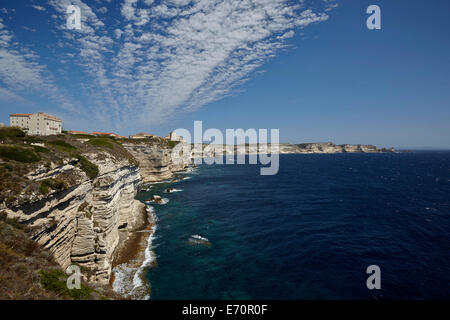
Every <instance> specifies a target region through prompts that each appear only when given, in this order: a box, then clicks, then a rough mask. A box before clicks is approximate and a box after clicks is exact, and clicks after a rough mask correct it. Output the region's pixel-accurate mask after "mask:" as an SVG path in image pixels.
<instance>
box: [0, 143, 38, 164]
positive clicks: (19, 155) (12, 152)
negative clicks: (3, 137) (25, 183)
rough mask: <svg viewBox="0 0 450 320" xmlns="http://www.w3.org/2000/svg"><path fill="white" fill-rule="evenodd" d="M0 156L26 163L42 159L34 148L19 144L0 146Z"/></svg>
mask: <svg viewBox="0 0 450 320" xmlns="http://www.w3.org/2000/svg"><path fill="white" fill-rule="evenodd" d="M0 157H2V158H4V159H9V160H15V161H18V162H24V163H32V162H37V161H39V160H40V159H41V158H40V157H39V155H38V154H37V153H36V152H34V151H33V150H32V149H27V148H23V147H19V146H0Z"/></svg>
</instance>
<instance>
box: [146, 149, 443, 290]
mask: <svg viewBox="0 0 450 320" xmlns="http://www.w3.org/2000/svg"><path fill="white" fill-rule="evenodd" d="M259 169H260V167H259V166H258V165H248V164H247V165H206V164H204V165H201V166H199V167H198V168H196V169H195V171H194V172H192V173H190V174H185V175H180V176H187V177H190V178H189V179H187V180H182V181H179V182H176V183H160V184H155V185H153V186H152V189H151V190H149V191H148V192H145V193H140V194H139V195H138V198H139V199H141V200H144V199H147V198H148V197H149V196H151V195H153V194H158V195H161V196H163V197H164V198H167V199H168V200H169V202H168V203H167V204H165V205H158V204H153V207H154V209H155V214H156V216H157V218H158V222H157V229H156V232H155V238H154V240H153V242H152V250H153V253H154V254H155V256H156V263H155V264H154V265H153V266H152V267H150V268H149V269H148V271H147V274H146V278H147V280H148V283H149V285H150V287H151V299H442V298H446V299H448V298H450V285H449V279H450V152H445V151H442V152H439V151H435V152H410V153H395V154H394V153H379V154H308V155H281V156H280V171H279V173H278V174H277V175H275V176H261V175H260V174H259ZM168 187H173V188H176V189H178V190H179V191H180V192H176V193H169V194H166V193H164V190H165V189H166V188H168ZM181 190H182V191H181ZM192 235H200V236H202V237H206V238H207V239H209V241H210V245H204V244H201V243H200V244H199V243H197V244H196V243H192V242H191V241H189V238H190V237H191V236H192ZM370 265H377V266H379V267H380V270H381V289H380V290H368V289H367V286H366V280H367V278H368V277H369V275H368V274H367V273H366V269H367V267H368V266H370Z"/></svg>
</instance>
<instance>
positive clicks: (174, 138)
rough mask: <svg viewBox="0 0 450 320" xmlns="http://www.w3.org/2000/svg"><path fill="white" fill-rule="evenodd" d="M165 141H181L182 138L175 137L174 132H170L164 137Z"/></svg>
mask: <svg viewBox="0 0 450 320" xmlns="http://www.w3.org/2000/svg"><path fill="white" fill-rule="evenodd" d="M166 139H168V140H170V141H183V137H182V136H177V134H176V133H175V131H172V132H171V133H170V134H169V135H168V136H166Z"/></svg>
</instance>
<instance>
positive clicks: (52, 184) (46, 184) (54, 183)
mask: <svg viewBox="0 0 450 320" xmlns="http://www.w3.org/2000/svg"><path fill="white" fill-rule="evenodd" d="M50 188H51V189H53V190H64V189H67V183H65V182H64V181H61V180H58V179H47V180H44V181H42V182H41V185H40V186H39V192H40V193H42V194H48V193H49V192H50Z"/></svg>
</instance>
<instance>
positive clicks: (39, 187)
mask: <svg viewBox="0 0 450 320" xmlns="http://www.w3.org/2000/svg"><path fill="white" fill-rule="evenodd" d="M105 153H108V154H110V155H111V156H113V157H114V158H115V159H117V160H127V161H128V163H129V164H130V165H137V162H136V160H135V159H134V157H133V156H132V155H131V154H130V153H129V152H128V151H127V150H126V149H125V148H124V147H123V146H122V145H121V144H120V142H118V141H117V140H116V139H114V138H104V137H101V138H99V137H95V136H92V135H72V134H60V135H56V136H27V135H25V133H24V132H23V131H22V130H21V129H20V128H16V127H5V128H0V204H2V203H4V204H5V205H6V206H8V207H10V206H12V205H14V206H16V205H18V204H19V203H18V201H19V202H26V201H27V199H29V198H30V197H31V196H32V195H47V194H50V193H51V192H52V191H59V190H64V189H66V188H69V187H71V186H72V185H73V183H77V179H75V178H74V175H73V174H71V173H70V172H66V173H62V174H61V175H60V176H57V177H54V178H55V179H56V180H59V181H64V182H65V186H64V187H62V184H58V185H55V184H54V183H51V182H49V181H32V180H29V179H28V178H27V176H28V175H29V174H30V173H31V172H33V171H35V170H38V169H39V170H41V169H40V168H42V167H45V168H47V169H48V170H51V169H54V168H56V167H58V166H62V165H63V164H64V163H68V162H69V161H71V159H74V158H75V159H77V160H78V164H75V165H76V166H78V167H79V168H80V169H81V170H82V171H84V172H85V173H86V175H87V177H88V178H89V179H90V180H94V179H95V178H96V177H97V176H98V174H99V168H98V166H97V165H96V164H95V161H93V160H92V156H95V157H97V159H98V160H101V159H102V157H105ZM88 155H89V157H88Z"/></svg>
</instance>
